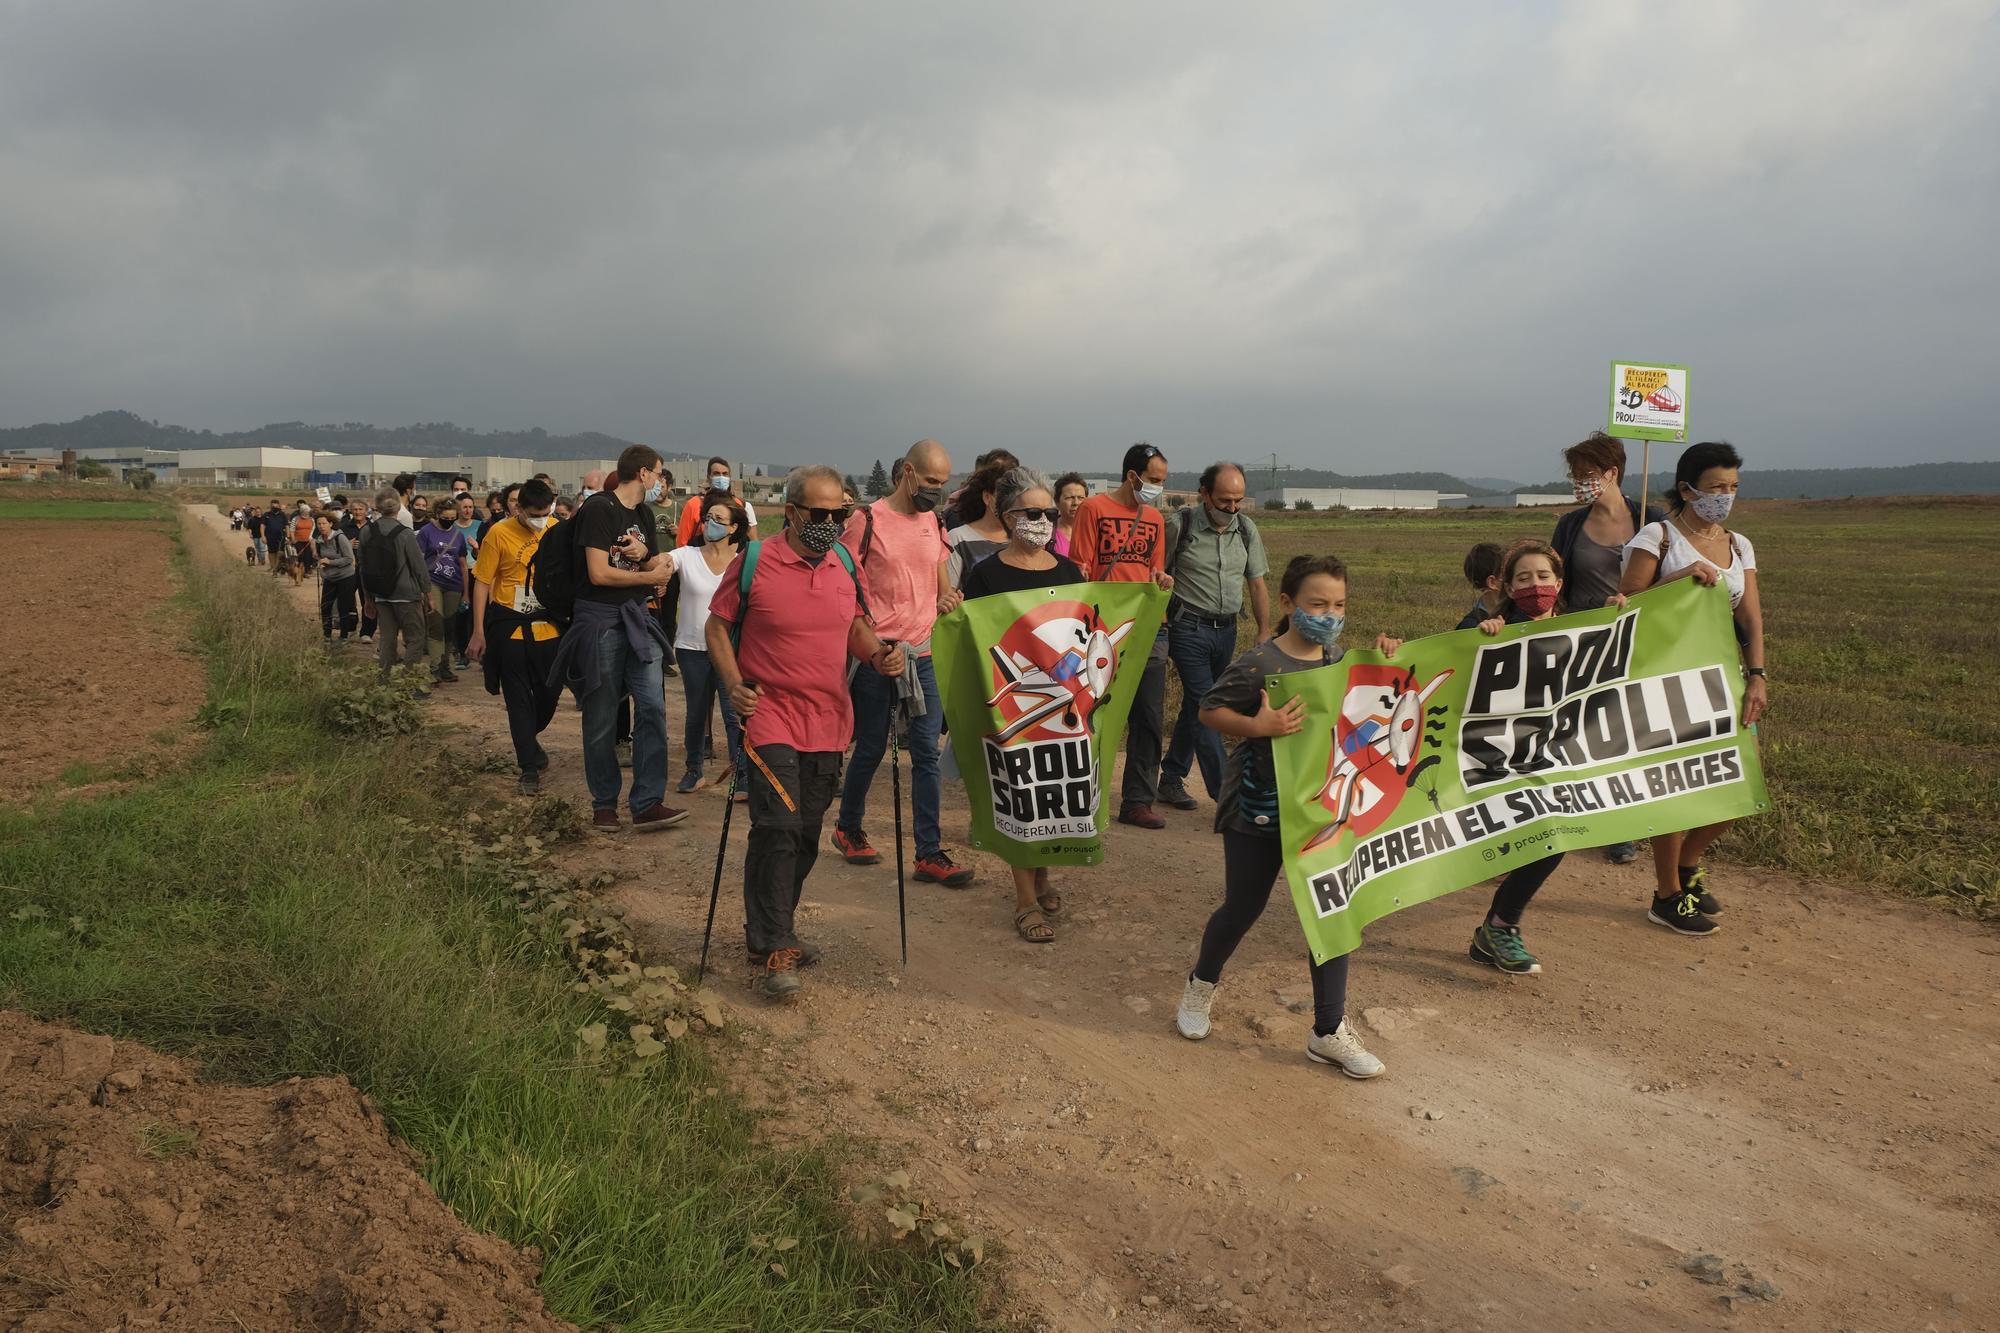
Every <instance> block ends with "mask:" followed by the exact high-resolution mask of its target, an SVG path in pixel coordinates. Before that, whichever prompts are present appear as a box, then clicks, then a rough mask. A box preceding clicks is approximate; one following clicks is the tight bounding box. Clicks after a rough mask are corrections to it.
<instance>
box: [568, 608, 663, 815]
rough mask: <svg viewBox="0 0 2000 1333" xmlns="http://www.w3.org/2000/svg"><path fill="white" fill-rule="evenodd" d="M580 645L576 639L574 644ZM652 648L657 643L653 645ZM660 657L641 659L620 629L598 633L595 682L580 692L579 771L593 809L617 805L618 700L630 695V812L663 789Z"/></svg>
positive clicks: (646, 806) (658, 798)
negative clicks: (581, 697) (581, 761)
mask: <svg viewBox="0 0 2000 1333" xmlns="http://www.w3.org/2000/svg"><path fill="white" fill-rule="evenodd" d="M579 646H581V645H579ZM656 650H657V645H656ZM665 660H666V659H665V658H664V657H655V658H654V659H653V660H652V661H650V662H646V661H642V660H640V658H639V655H638V654H637V653H635V652H633V651H632V645H631V644H629V643H627V642H626V640H625V632H624V631H623V630H622V629H619V628H617V627H615V626H614V627H612V628H611V629H608V630H606V631H605V632H604V633H603V634H601V635H599V636H598V640H597V669H598V680H599V682H600V684H599V685H598V687H597V688H596V689H595V690H593V691H591V692H590V693H589V694H586V695H584V696H583V777H584V781H586V782H588V783H589V784H590V807H591V809H593V810H616V809H617V808H618V792H619V789H620V788H621V787H623V786H624V780H623V779H622V778H621V777H620V776H619V773H618V742H617V739H616V736H617V730H618V701H619V700H621V699H623V698H624V697H625V696H626V695H628V694H629V695H631V696H632V813H633V814H635V815H636V814H642V813H644V812H645V811H647V810H650V809H652V808H653V807H654V806H656V805H658V804H660V803H661V802H662V801H664V800H665V799H666V795H667V694H666V688H667V687H666V674H665V673H664V672H663V671H661V669H660V668H661V667H662V666H663V665H664V663H665Z"/></svg>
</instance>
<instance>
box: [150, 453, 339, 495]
mask: <svg viewBox="0 0 2000 1333" xmlns="http://www.w3.org/2000/svg"><path fill="white" fill-rule="evenodd" d="M312 470H313V452H312V450H310V449H286V448H282V447H278V446H274V445H260V444H253V445H245V446H239V447H236V448H230V449H183V450H181V451H180V466H179V476H178V480H179V481H180V483H181V484H182V485H184V486H229V487H233V488H237V489H252V490H279V489H282V488H286V487H299V486H304V485H306V484H307V476H308V474H310V473H311V472H312Z"/></svg>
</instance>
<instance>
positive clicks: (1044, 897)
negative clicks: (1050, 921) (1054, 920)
mask: <svg viewBox="0 0 2000 1333" xmlns="http://www.w3.org/2000/svg"><path fill="white" fill-rule="evenodd" d="M1051 903H1053V904H1054V906H1053V907H1052V906H1050V904H1051ZM1035 906H1037V907H1039V908H1041V909H1042V915H1043V916H1061V915H1062V895H1061V894H1060V893H1057V892H1056V891H1055V890H1054V889H1050V890H1049V891H1048V892H1047V893H1038V894H1036V895H1035Z"/></svg>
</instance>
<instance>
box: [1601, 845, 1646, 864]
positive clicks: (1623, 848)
mask: <svg viewBox="0 0 2000 1333" xmlns="http://www.w3.org/2000/svg"><path fill="white" fill-rule="evenodd" d="M1604 859H1605V860H1607V861H1609V862H1610V863H1611V864H1612V865H1615V866H1629V865H1631V864H1632V863H1633V862H1634V861H1636V860H1638V859H1639V844H1638V843H1636V842H1614V843H1612V844H1611V845H1610V846H1609V847H1606V848H1605V849H1604Z"/></svg>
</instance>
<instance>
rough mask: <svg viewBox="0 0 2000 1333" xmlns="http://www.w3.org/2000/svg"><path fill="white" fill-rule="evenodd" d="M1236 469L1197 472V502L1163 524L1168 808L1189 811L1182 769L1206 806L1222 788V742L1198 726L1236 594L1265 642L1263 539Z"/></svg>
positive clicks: (1231, 648) (1163, 771) (1230, 653)
mask: <svg viewBox="0 0 2000 1333" xmlns="http://www.w3.org/2000/svg"><path fill="white" fill-rule="evenodd" d="M1243 490H1244V482H1243V469H1242V468H1240V467H1238V466H1236V464H1234V463H1211V464H1209V466H1208V470H1207V471H1206V472H1203V473H1202V474H1201V495H1200V499H1199V502H1198V503H1196V504H1193V505H1189V506H1188V507H1187V508H1185V509H1183V510H1181V511H1180V512H1179V513H1178V514H1176V515H1174V517H1173V518H1172V519H1171V520H1169V521H1168V523H1167V538H1166V540H1167V572H1168V573H1169V574H1171V575H1173V576H1174V596H1173V600H1172V601H1171V602H1169V603H1168V604H1167V655H1168V656H1169V657H1170V658H1171V659H1172V660H1173V664H1174V670H1175V671H1176V672H1178V673H1179V675H1180V678H1181V715H1180V718H1179V720H1178V721H1176V722H1175V723H1174V739H1173V743H1172V744H1171V745H1169V746H1168V747H1167V758H1166V762H1165V763H1163V764H1162V765H1161V766H1160V799H1161V800H1162V801H1163V802H1165V803H1166V804H1168V805H1170V806H1172V807H1174V808H1175V809H1176V810H1192V809H1194V808H1195V799H1194V797H1192V796H1190V795H1189V794H1188V789H1187V775H1188V770H1189V768H1190V767H1192V766H1193V765H1194V764H1195V763H1197V762H1198V763H1200V765H1201V781H1202V785H1203V786H1204V787H1206V788H1208V795H1209V799H1210V800H1214V799H1215V796H1216V793H1217V792H1219V791H1221V790H1222V737H1220V736H1218V735H1217V734H1216V733H1215V732H1213V731H1210V730H1209V729H1208V728H1207V727H1204V726H1203V725H1202V724H1201V697H1202V696H1203V695H1204V694H1207V693H1208V691H1209V689H1210V687H1212V686H1213V685H1214V684H1215V678H1216V677H1217V676H1219V675H1221V674H1222V672H1223V670H1224V669H1225V668H1227V667H1228V665H1229V663H1230V662H1231V661H1232V660H1233V659H1234V658H1235V656H1236V622H1237V620H1238V619H1239V618H1240V617H1241V616H1242V614H1243V589H1244V586H1245V585H1246V584H1247V585H1248V586H1249V589H1250V614H1251V616H1252V617H1253V618H1254V619H1255V620H1256V623H1257V636H1256V638H1255V639H1254V640H1253V642H1256V643H1262V642H1263V641H1264V640H1265V639H1268V638H1270V637H1271V593H1270V590H1269V589H1268V588H1267V587H1266V586H1265V582H1264V576H1265V575H1266V574H1268V573H1270V562H1269V561H1268V560H1266V559H1265V557H1264V539H1263V538H1262V537H1261V536H1259V535H1258V533H1257V525H1256V524H1255V523H1253V522H1251V521H1250V516H1249V515H1248V514H1246V513H1243V512H1242V508H1243Z"/></svg>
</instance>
